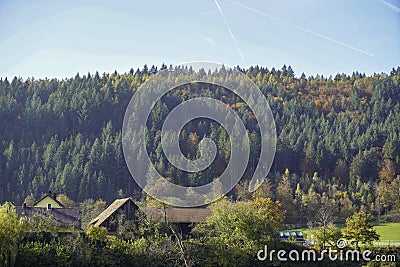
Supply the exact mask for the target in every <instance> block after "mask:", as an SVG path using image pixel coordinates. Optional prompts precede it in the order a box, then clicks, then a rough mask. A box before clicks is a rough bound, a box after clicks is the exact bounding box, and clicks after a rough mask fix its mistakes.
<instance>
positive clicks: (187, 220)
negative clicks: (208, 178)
mask: <svg viewBox="0 0 400 267" xmlns="http://www.w3.org/2000/svg"><path fill="white" fill-rule="evenodd" d="M121 215H122V216H124V218H125V219H126V220H131V221H135V222H139V220H138V219H139V218H138V216H143V215H144V216H146V217H147V218H148V219H151V220H153V221H155V222H165V223H173V224H175V225H178V226H179V228H180V230H181V233H183V234H188V233H189V232H190V230H191V228H192V226H193V224H196V223H202V222H205V221H206V219H207V217H208V216H210V215H211V210H210V209H208V208H170V207H165V208H149V207H146V208H140V207H139V206H137V205H136V204H135V202H134V201H133V200H132V199H131V198H123V199H117V200H115V201H114V202H113V203H112V204H111V205H110V206H109V207H108V208H106V209H105V210H104V211H103V212H102V213H100V214H99V215H98V216H97V217H96V218H95V219H93V220H92V221H91V222H90V224H91V225H94V226H102V227H105V228H106V229H107V230H108V231H109V232H116V229H117V227H118V216H121Z"/></svg>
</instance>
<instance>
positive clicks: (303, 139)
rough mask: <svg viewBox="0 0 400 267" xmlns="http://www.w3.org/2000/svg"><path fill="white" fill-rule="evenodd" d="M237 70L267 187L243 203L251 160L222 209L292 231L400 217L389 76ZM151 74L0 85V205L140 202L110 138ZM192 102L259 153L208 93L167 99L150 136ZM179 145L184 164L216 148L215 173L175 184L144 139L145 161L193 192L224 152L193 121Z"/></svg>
mask: <svg viewBox="0 0 400 267" xmlns="http://www.w3.org/2000/svg"><path fill="white" fill-rule="evenodd" d="M165 68H168V67H167V66H165V65H164V64H163V65H162V66H161V69H165ZM169 68H173V67H172V66H171V67H169ZM237 69H238V70H240V71H242V72H243V73H245V74H246V75H247V76H248V77H249V78H250V79H251V80H252V81H253V82H254V83H255V84H256V85H257V86H258V87H259V88H260V89H261V91H262V93H263V94H264V95H265V96H266V97H267V99H268V101H269V104H270V107H271V110H272V112H273V115H274V117H275V123H276V127H277V136H278V139H277V152H276V156H275V160H274V163H273V165H272V168H271V172H270V174H269V175H268V180H266V182H265V183H264V184H263V185H262V186H261V187H260V188H259V190H257V191H256V192H255V193H253V194H250V193H249V192H248V191H247V186H246V183H248V180H249V178H251V174H252V171H254V166H256V165H257V163H258V158H257V153H252V154H251V157H250V161H249V165H248V168H247V170H246V172H245V174H244V177H243V179H242V182H241V183H240V184H239V185H237V186H236V188H235V189H234V190H232V192H230V194H229V197H231V198H232V199H239V200H245V199H251V198H254V197H255V196H258V197H271V198H272V199H273V200H279V201H280V202H281V203H282V204H283V205H282V206H283V207H284V209H286V211H287V213H286V219H287V222H289V223H302V222H304V221H305V218H306V217H307V216H308V215H310V214H313V213H314V212H315V211H316V210H317V209H319V208H320V207H321V206H329V207H332V208H334V209H335V211H336V212H337V215H338V217H339V218H341V219H342V220H344V219H345V218H346V217H348V216H350V215H351V214H352V213H353V212H354V211H358V210H363V211H366V212H368V213H372V214H374V215H376V216H379V215H384V214H387V213H391V212H394V211H399V210H400V206H399V201H398V199H399V198H400V191H399V188H400V175H399V174H400V67H397V69H395V68H393V69H392V70H391V71H390V72H389V73H380V74H374V75H371V76H366V75H365V74H361V73H358V72H355V73H352V74H337V75H336V76H334V77H324V76H320V75H317V76H310V77H306V75H304V74H301V75H295V74H294V71H293V70H292V68H291V67H290V66H288V67H287V66H283V67H282V68H281V69H274V68H272V69H267V68H264V67H259V66H255V67H250V68H248V69H241V68H240V67H237ZM157 71H158V68H157V67H155V66H152V67H151V68H149V67H148V66H147V65H145V66H144V67H143V68H142V69H137V70H136V71H135V70H134V69H131V70H130V71H129V72H128V73H124V74H119V73H117V72H114V73H111V74H108V73H104V74H99V73H97V72H96V73H95V74H87V75H80V74H77V75H76V76H75V77H74V78H67V79H62V80H58V79H35V78H28V79H23V78H17V77H15V78H14V79H12V80H10V79H7V78H2V79H1V80H0V124H1V128H0V152H1V153H0V202H4V201H13V202H14V203H16V204H17V205H20V204H22V202H23V201H24V199H25V198H26V197H27V196H29V195H34V196H36V197H39V196H40V195H41V194H42V193H44V192H47V191H49V190H51V191H54V192H57V193H63V194H65V195H67V196H68V197H69V198H71V199H72V200H74V201H76V202H82V201H84V200H85V199H88V198H92V199H104V200H105V201H107V203H110V202H111V201H113V200H114V199H115V198H117V197H123V196H132V195H134V196H135V197H136V198H137V199H143V198H144V195H143V194H142V192H141V191H140V189H139V187H138V186H137V185H136V184H135V182H134V180H133V179H132V177H131V176H130V174H129V171H128V169H127V167H126V163H125V160H124V155H123V151H122V136H121V128H122V122H123V117H124V113H125V109H126V107H127V105H128V103H129V101H130V99H131V97H132V95H133V94H134V93H135V91H136V90H137V89H138V88H139V87H140V85H141V84H143V82H145V81H146V80H147V79H148V78H149V77H150V76H151V75H153V74H155V73H157ZM227 75H230V74H229V73H227ZM198 95H207V96H212V97H213V98H215V99H219V100H221V101H224V102H225V103H227V105H229V106H230V107H231V108H233V109H234V110H236V111H237V113H238V114H240V117H241V118H242V120H243V121H244V122H245V123H246V126H247V129H248V131H249V136H250V142H251V146H252V147H251V149H253V150H254V151H258V150H259V148H257V146H259V145H260V138H261V137H260V136H259V134H258V130H257V124H256V122H255V120H254V116H252V113H251V112H249V111H248V109H246V105H245V104H244V103H242V102H241V101H240V99H238V98H236V97H235V96H234V95H232V94H229V93H227V92H226V91H224V90H222V89H221V88H217V87H212V86H211V87H206V88H203V87H202V89H198V90H195V89H193V88H188V87H185V86H183V87H181V88H178V89H177V90H175V91H174V92H173V93H171V94H169V95H167V96H166V97H165V98H164V99H163V102H162V103H160V104H158V105H156V107H155V108H154V109H153V111H152V115H151V120H150V121H149V128H150V129H151V130H150V133H151V136H156V135H157V132H158V130H159V127H160V124H161V123H162V120H163V119H164V118H165V116H166V115H167V114H168V113H169V111H170V110H171V109H172V108H173V107H174V106H175V105H176V103H179V102H182V101H184V100H187V99H189V98H193V97H196V96H198ZM181 137H182V138H181V139H182V146H181V147H182V151H184V153H185V154H186V155H187V156H188V157H189V158H194V157H196V153H197V148H198V144H199V142H200V141H201V139H202V138H204V137H210V138H212V139H213V140H214V141H215V142H216V144H217V147H218V155H217V158H216V160H215V162H214V163H213V165H212V167H211V168H208V169H207V170H205V171H204V172H201V173H200V174H198V175H192V174H190V173H185V172H181V171H179V170H176V169H175V168H173V167H171V166H170V164H169V163H168V161H166V159H165V156H164V155H163V153H162V151H161V147H160V144H159V143H160V142H159V140H158V139H157V138H150V139H149V140H150V141H149V144H148V147H149V148H150V149H149V151H153V154H152V155H151V157H152V159H153V161H154V163H155V164H156V166H157V169H158V170H159V171H160V172H161V173H163V174H164V175H165V176H168V177H169V178H170V179H171V180H173V182H174V183H177V184H182V185H183V184H185V185H191V186H196V185H200V184H204V183H205V182H207V181H209V180H210V179H213V178H215V177H217V176H218V175H219V174H220V173H221V171H223V169H224V167H225V166H226V164H227V162H228V161H229V149H228V148H227V147H228V144H229V140H227V135H226V131H225V130H223V128H222V127H221V126H219V125H218V124H215V123H213V122H211V121H207V120H195V121H193V122H191V123H190V124H188V125H187V127H185V129H184V131H183V132H182V133H181ZM138 156H140V155H138ZM144 175H145V174H144Z"/></svg>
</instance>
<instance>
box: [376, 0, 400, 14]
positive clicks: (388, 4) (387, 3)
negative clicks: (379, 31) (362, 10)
mask: <svg viewBox="0 0 400 267" xmlns="http://www.w3.org/2000/svg"><path fill="white" fill-rule="evenodd" d="M379 2H381V3H382V4H384V5H385V6H388V7H390V8H391V9H393V10H394V11H396V12H400V7H397V6H395V5H393V4H391V3H389V2H386V1H385V0H379Z"/></svg>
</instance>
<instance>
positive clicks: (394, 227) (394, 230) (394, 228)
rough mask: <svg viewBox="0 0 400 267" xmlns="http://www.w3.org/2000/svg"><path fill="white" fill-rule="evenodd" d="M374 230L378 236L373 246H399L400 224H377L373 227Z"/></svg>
mask: <svg viewBox="0 0 400 267" xmlns="http://www.w3.org/2000/svg"><path fill="white" fill-rule="evenodd" d="M374 229H375V230H376V232H377V233H378V234H379V236H380V239H379V241H377V242H374V245H379V246H387V245H393V246H400V223H379V224H377V225H375V226H374Z"/></svg>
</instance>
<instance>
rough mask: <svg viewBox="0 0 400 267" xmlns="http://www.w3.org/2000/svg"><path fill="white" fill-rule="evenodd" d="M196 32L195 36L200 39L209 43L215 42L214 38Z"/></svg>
mask: <svg viewBox="0 0 400 267" xmlns="http://www.w3.org/2000/svg"><path fill="white" fill-rule="evenodd" d="M196 34H197V36H199V37H200V38H201V39H204V40H206V41H207V42H209V43H210V44H215V43H214V40H213V39H211V38H210V37H207V36H205V35H203V34H201V33H199V32H196Z"/></svg>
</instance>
